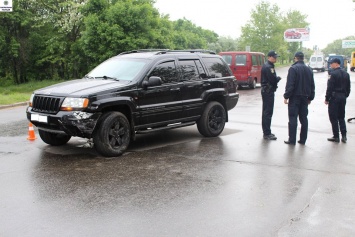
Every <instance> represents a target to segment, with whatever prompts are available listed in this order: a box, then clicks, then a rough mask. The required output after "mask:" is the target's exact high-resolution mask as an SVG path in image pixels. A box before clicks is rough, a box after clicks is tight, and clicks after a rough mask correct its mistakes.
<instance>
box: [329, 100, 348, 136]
mask: <svg viewBox="0 0 355 237" xmlns="http://www.w3.org/2000/svg"><path fill="white" fill-rule="evenodd" d="M345 105H346V97H345V94H338V95H335V96H334V97H332V99H331V100H330V101H329V105H328V114H329V120H330V123H331V124H332V130H333V136H334V137H339V127H340V132H341V134H342V136H346V124H345Z"/></svg>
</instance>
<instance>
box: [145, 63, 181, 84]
mask: <svg viewBox="0 0 355 237" xmlns="http://www.w3.org/2000/svg"><path fill="white" fill-rule="evenodd" d="M151 76H157V77H160V78H161V79H162V81H163V83H170V82H177V81H178V77H177V73H176V66H175V62H174V61H169V62H164V63H161V64H159V65H157V66H156V67H155V68H154V69H153V71H152V72H151V73H150V74H149V77H151Z"/></svg>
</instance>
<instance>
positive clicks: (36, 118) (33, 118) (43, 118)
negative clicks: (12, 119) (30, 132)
mask: <svg viewBox="0 0 355 237" xmlns="http://www.w3.org/2000/svg"><path fill="white" fill-rule="evenodd" d="M31 121H37V122H40V123H48V116H45V115H40V114H31Z"/></svg>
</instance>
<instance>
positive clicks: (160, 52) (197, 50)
mask: <svg viewBox="0 0 355 237" xmlns="http://www.w3.org/2000/svg"><path fill="white" fill-rule="evenodd" d="M142 52H156V53H155V54H166V53H208V54H216V52H214V51H211V50H206V49H182V50H170V49H136V50H131V51H127V52H122V53H120V54H119V55H123V54H131V53H142Z"/></svg>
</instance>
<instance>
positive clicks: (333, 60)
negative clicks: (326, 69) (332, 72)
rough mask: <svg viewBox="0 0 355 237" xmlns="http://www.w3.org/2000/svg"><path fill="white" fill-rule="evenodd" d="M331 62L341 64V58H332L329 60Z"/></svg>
mask: <svg viewBox="0 0 355 237" xmlns="http://www.w3.org/2000/svg"><path fill="white" fill-rule="evenodd" d="M329 63H330V64H332V63H337V64H339V65H340V59H339V58H332V59H331V60H330V61H329Z"/></svg>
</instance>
